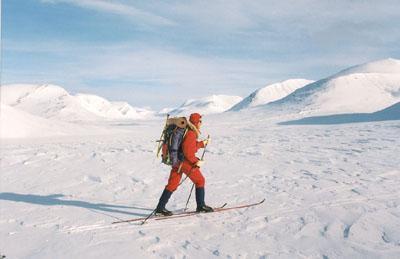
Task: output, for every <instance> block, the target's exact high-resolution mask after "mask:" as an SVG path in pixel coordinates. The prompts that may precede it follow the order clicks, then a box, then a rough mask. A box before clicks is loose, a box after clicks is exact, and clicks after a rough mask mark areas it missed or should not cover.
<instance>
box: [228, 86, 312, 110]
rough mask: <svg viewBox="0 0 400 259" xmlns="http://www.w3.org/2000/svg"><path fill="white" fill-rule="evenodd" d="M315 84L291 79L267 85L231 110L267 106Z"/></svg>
mask: <svg viewBox="0 0 400 259" xmlns="http://www.w3.org/2000/svg"><path fill="white" fill-rule="evenodd" d="M313 82H314V81H312V80H307V79H289V80H285V81H282V82H278V83H274V84H271V85H267V86H265V87H263V88H260V89H257V90H256V91H254V92H253V93H251V94H250V95H249V96H247V97H246V98H244V99H243V100H242V101H241V102H239V103H237V104H236V105H235V106H233V107H232V108H231V109H230V110H231V111H239V110H242V109H245V108H249V107H254V106H258V105H262V104H267V103H270V102H273V101H276V100H279V99H282V98H283V97H286V96H287V95H289V94H291V93H292V92H294V91H295V90H296V89H298V88H301V87H303V86H305V85H308V84H311V83H313Z"/></svg>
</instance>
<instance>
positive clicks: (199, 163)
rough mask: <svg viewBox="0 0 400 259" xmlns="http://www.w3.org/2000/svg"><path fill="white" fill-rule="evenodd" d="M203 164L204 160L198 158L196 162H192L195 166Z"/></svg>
mask: <svg viewBox="0 0 400 259" xmlns="http://www.w3.org/2000/svg"><path fill="white" fill-rule="evenodd" d="M203 164H204V160H199V161H197V162H196V164H194V165H195V166H197V167H202V166H203Z"/></svg>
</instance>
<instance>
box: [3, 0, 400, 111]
mask: <svg viewBox="0 0 400 259" xmlns="http://www.w3.org/2000/svg"><path fill="white" fill-rule="evenodd" d="M1 19H2V45H3V52H2V53H3V57H2V63H3V71H2V83H3V84H8V83H53V84H57V85H60V86H62V87H64V88H65V89H67V90H68V91H70V92H71V93H77V92H84V93H93V94H98V95H100V96H103V97H106V98H108V99H110V100H115V101H117V100H125V101H128V102H129V103H130V104H132V105H133V106H150V107H151V108H153V109H156V110H157V109H161V108H164V107H176V106H178V105H179V104H181V103H182V102H183V101H184V100H185V99H189V98H199V97H204V96H208V95H211V94H228V95H240V96H243V97H244V96H246V95H248V94H249V93H250V92H252V91H254V90H255V89H257V88H260V87H263V86H265V85H267V84H269V83H273V82H277V81H281V80H285V79H289V78H307V79H320V78H322V77H325V76H328V75H330V74H332V73H335V72H337V71H338V70H341V69H344V68H347V67H349V66H351V65H355V64H359V63H364V62H368V61H371V60H376V59H381V58H388V57H392V58H400V44H399V42H400V26H399V24H400V3H399V2H398V1H397V0H387V1H386V0H383V1H375V0H343V1H339V0H337V1H320V0H290V1H282V0H281V1H271V0H268V1H267V0H265V1H259V0H253V1H238V0H230V1H221V0H215V1H200V0H199V1H173V0H172V1H151V0H148V1H145V0H137V1H134V0H108V1H106V0H3V1H2V17H1Z"/></svg>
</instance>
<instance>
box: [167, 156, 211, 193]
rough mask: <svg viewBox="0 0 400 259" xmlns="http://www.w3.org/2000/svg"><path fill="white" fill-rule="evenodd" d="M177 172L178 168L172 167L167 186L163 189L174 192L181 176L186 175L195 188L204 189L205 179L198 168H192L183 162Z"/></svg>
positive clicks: (189, 164)
mask: <svg viewBox="0 0 400 259" xmlns="http://www.w3.org/2000/svg"><path fill="white" fill-rule="evenodd" d="M178 171H179V167H172V169H171V173H170V174H169V179H168V184H167V185H166V186H165V189H167V190H168V191H170V192H174V191H175V190H176V188H178V185H179V182H180V181H181V178H182V174H185V175H187V176H188V177H189V179H190V180H192V182H193V183H194V185H195V186H196V188H201V187H204V185H205V179H204V176H203V175H202V174H201V172H200V169H199V168H198V167H195V166H192V164H191V163H189V162H187V161H184V162H183V164H182V168H181V171H180V173H178Z"/></svg>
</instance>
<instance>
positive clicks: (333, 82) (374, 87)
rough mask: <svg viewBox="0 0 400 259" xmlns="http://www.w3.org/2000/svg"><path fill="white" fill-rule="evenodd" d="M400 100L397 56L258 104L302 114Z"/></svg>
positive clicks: (378, 106) (364, 108) (371, 107)
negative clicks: (271, 101) (269, 101)
mask: <svg viewBox="0 0 400 259" xmlns="http://www.w3.org/2000/svg"><path fill="white" fill-rule="evenodd" d="M399 101H400V60H396V59H384V60H378V61H374V62H370V63H366V64H362V65H359V66H354V67H351V68H349V69H346V70H343V71H341V72H339V73H337V74H335V75H333V76H331V77H328V78H325V79H322V80H319V81H316V82H314V83H312V84H308V85H306V86H305V87H303V88H300V89H297V90H296V91H294V92H293V93H292V94H290V95H288V96H287V97H285V98H283V99H281V100H278V101H276V102H273V103H270V104H267V105H264V106H262V109H264V108H265V109H268V110H270V109H273V108H277V109H279V110H281V111H284V112H300V113H302V114H306V115H307V114H318V115H327V114H340V113H371V112H375V111H379V110H382V109H385V108H386V107H389V106H391V105H393V104H395V103H397V102H399Z"/></svg>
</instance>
